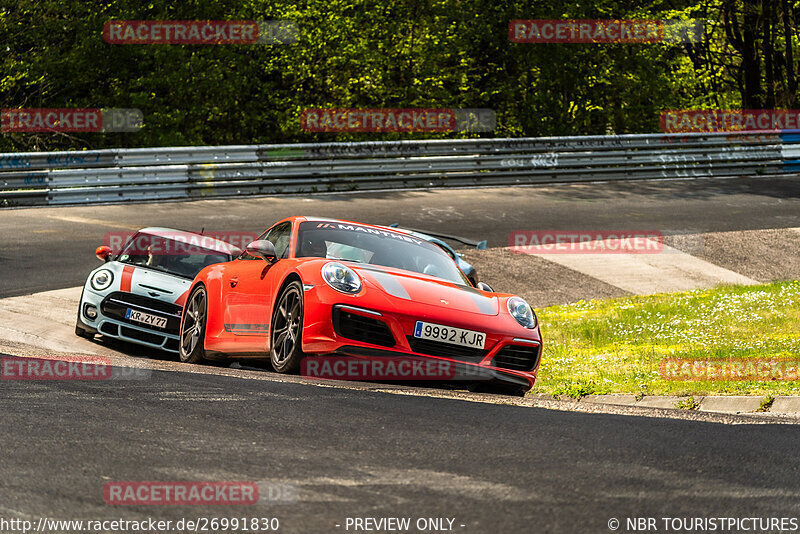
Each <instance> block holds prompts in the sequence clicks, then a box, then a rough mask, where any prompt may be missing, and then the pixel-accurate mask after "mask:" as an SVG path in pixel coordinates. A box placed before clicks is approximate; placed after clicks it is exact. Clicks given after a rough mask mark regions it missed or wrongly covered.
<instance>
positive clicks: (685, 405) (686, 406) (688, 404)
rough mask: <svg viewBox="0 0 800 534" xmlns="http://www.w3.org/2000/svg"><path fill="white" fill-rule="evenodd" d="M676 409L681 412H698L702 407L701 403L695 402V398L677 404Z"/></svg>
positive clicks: (682, 400)
mask: <svg viewBox="0 0 800 534" xmlns="http://www.w3.org/2000/svg"><path fill="white" fill-rule="evenodd" d="M675 407H676V408H677V409H679V410H696V409H698V408H699V407H700V403H699V402H697V401H696V400H694V397H687V398H685V399H681V400H679V401H678V402H676V403H675Z"/></svg>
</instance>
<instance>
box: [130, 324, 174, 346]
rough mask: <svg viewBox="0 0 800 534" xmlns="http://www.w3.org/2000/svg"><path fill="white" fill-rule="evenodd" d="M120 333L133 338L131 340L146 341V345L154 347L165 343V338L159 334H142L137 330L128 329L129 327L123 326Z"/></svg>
mask: <svg viewBox="0 0 800 534" xmlns="http://www.w3.org/2000/svg"><path fill="white" fill-rule="evenodd" d="M120 331H121V333H122V335H123V336H125V337H128V338H131V339H138V340H139V341H144V342H145V343H152V344H153V345H161V344H162V343H163V342H164V338H163V336H159V335H157V334H150V333H149V332H142V331H141V330H136V329H135V328H128V327H127V326H121V327H120Z"/></svg>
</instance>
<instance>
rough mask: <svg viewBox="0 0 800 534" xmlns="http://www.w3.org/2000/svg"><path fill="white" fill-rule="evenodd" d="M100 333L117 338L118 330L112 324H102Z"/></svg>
mask: <svg viewBox="0 0 800 534" xmlns="http://www.w3.org/2000/svg"><path fill="white" fill-rule="evenodd" d="M100 333H101V334H107V335H109V336H114V337H118V336H119V328H118V327H117V325H115V324H114V323H103V324H102V325H100Z"/></svg>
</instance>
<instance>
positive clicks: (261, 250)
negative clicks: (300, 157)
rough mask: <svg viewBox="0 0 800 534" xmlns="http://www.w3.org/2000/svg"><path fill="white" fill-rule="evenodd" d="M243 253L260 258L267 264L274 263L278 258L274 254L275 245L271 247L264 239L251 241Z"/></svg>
mask: <svg viewBox="0 0 800 534" xmlns="http://www.w3.org/2000/svg"><path fill="white" fill-rule="evenodd" d="M245 251H246V252H247V253H248V254H250V255H251V256H255V257H256V258H261V259H262V260H264V261H265V262H267V263H275V262H276V261H278V257H277V255H276V254H275V245H273V244H272V243H271V242H270V241H267V240H266V239H260V240H258V241H253V242H252V243H250V244H249V245H247V248H245Z"/></svg>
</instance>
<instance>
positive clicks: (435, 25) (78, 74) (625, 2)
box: [0, 0, 782, 151]
mask: <svg viewBox="0 0 800 534" xmlns="http://www.w3.org/2000/svg"><path fill="white" fill-rule="evenodd" d="M723 3H724V2H723V0H714V1H712V2H711V3H703V4H695V3H692V2H690V1H689V0H678V2H677V4H676V3H675V2H665V1H663V0H656V1H655V2H652V3H649V4H647V7H642V6H640V5H638V4H637V3H635V2H631V1H629V0H613V1H612V0H598V1H597V2H592V3H582V4H577V3H566V4H564V3H562V2H561V1H557V0H544V1H543V2H535V3H534V2H532V1H530V0H431V1H429V2H422V3H420V2H416V1H414V0H390V1H388V2H387V1H383V2H378V1H375V0H324V1H322V0H293V1H287V2H284V1H277V0H247V1H245V2H233V1H231V0H203V1H202V2H201V1H199V0H190V1H186V2H177V3H151V2H139V1H136V0H104V1H102V2H86V1H83V0H38V1H37V2H28V1H24V0H8V1H6V2H4V7H0V43H4V48H5V50H4V51H3V55H2V56H0V101H2V107H4V108H15V107H100V108H104V107H121V108H139V109H141V110H142V111H143V113H144V116H145V122H146V125H145V128H144V129H143V130H142V131H140V132H135V133H111V134H97V133H91V134H4V135H2V137H0V151H12V150H30V149H58V148H102V147H116V146H132V147H135V146H165V145H200V144H249V143H279V142H311V141H337V140H371V139H409V138H411V139H413V138H419V137H423V134H334V133H319V134H309V133H305V132H303V131H302V130H301V129H300V125H299V116H300V113H301V112H302V110H303V109H305V108H307V107H454V108H457V107H470V108H481V107H488V108H492V109H494V110H495V111H496V112H497V117H498V127H497V130H496V131H495V132H494V133H493V134H484V135H492V136H545V135H577V134H606V133H631V132H653V131H657V130H658V116H659V113H660V111H661V110H663V109H667V108H685V107H696V106H701V107H704V106H721V107H725V106H734V105H737V104H738V103H740V102H741V95H740V90H739V89H740V87H739V86H740V81H741V80H739V78H740V72H739V71H738V70H737V68H738V63H737V61H738V60H737V59H736V55H735V49H733V48H732V47H731V46H730V45H728V44H726V43H727V42H726V34H725V31H724V28H723V25H721V24H719V23H715V24H711V25H709V30H708V32H707V35H706V38H705V40H704V41H703V42H702V43H698V44H694V45H688V44H655V45H645V44H604V45H597V44H547V45H541V44H539V45H537V44H515V43H512V42H510V41H509V39H508V24H509V21H511V20H512V19H517V18H687V17H694V18H706V19H710V20H712V21H713V20H721V15H720V13H721V12H722V5H723ZM734 11H735V6H734ZM111 19H128V20H142V19H144V20H158V19H170V20H188V19H193V20H202V19H211V20H222V19H231V20H242V19H244V20H274V19H289V20H293V21H295V22H296V23H297V25H298V27H299V29H300V35H299V40H298V42H297V43H295V44H290V45H277V44H276V45H224V46H209V45H110V44H107V43H106V42H105V41H104V40H103V37H102V29H103V25H104V24H105V23H106V22H107V21H108V20H111ZM776 39H777V40H779V39H780V38H779V36H776ZM781 42H782V41H781ZM777 48H780V46H778V47H777ZM466 135H467V134H438V136H449V137H453V136H466ZM470 135H474V134H470ZM424 137H432V136H431V135H430V134H424ZM433 137H436V135H433Z"/></svg>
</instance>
